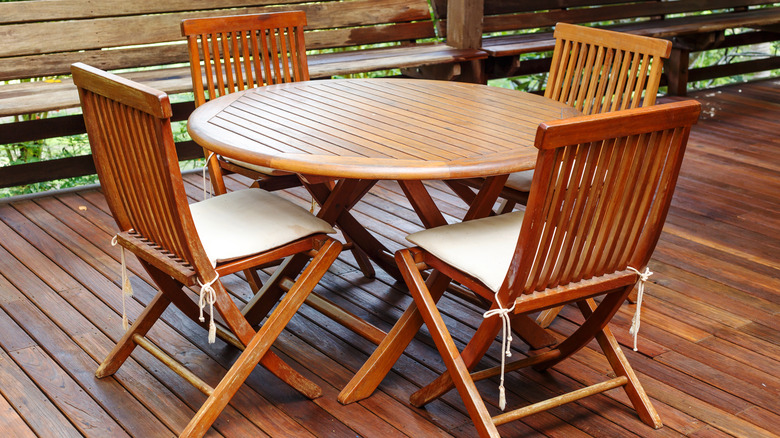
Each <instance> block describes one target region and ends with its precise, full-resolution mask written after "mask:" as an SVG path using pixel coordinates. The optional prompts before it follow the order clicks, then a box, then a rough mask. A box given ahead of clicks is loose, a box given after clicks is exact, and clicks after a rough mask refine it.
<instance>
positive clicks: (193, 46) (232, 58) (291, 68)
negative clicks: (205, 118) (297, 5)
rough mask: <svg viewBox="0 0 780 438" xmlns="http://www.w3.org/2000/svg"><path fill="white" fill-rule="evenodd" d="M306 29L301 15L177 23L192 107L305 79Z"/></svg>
mask: <svg viewBox="0 0 780 438" xmlns="http://www.w3.org/2000/svg"><path fill="white" fill-rule="evenodd" d="M305 25H306V14H305V13H304V12H303V11H289V12H273V13H265V14H253V15H236V16H230V17H209V18H194V19H188V20H184V21H182V23H181V29H182V35H184V36H186V37H187V45H188V49H189V54H190V66H191V68H192V88H193V91H194V93H195V105H196V106H200V105H202V104H203V103H204V102H206V100H209V99H214V98H216V97H219V96H224V95H226V94H230V93H233V92H236V91H240V90H244V89H247V88H254V87H260V86H263V85H269V84H278V83H284V82H295V81H307V80H309V66H308V62H307V60H306V43H305V40H304V35H303V27H304V26H305ZM204 79H205V83H204Z"/></svg>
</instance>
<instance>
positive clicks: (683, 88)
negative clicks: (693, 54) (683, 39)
mask: <svg viewBox="0 0 780 438" xmlns="http://www.w3.org/2000/svg"><path fill="white" fill-rule="evenodd" d="M689 55H690V51H688V50H687V49H679V48H673V49H672V54H671V56H670V57H669V60H668V61H667V62H666V79H667V94H669V95H670V96H685V94H686V92H687V87H688V62H689Z"/></svg>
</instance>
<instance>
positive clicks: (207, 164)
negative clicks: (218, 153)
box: [203, 152, 214, 201]
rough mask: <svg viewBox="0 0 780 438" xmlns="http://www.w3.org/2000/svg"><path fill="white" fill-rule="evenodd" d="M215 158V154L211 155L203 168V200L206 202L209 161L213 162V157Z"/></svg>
mask: <svg viewBox="0 0 780 438" xmlns="http://www.w3.org/2000/svg"><path fill="white" fill-rule="evenodd" d="M213 156H214V152H212V153H210V154H209V156H208V158H206V165H204V166H203V200H204V201H205V200H206V199H208V198H207V196H208V192H207V191H206V171H207V170H208V168H209V161H211V157H213Z"/></svg>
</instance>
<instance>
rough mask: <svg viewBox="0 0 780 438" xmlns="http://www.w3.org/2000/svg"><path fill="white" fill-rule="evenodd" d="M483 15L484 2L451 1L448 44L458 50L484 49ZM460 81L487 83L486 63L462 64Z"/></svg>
mask: <svg viewBox="0 0 780 438" xmlns="http://www.w3.org/2000/svg"><path fill="white" fill-rule="evenodd" d="M483 14H484V0H449V1H448V2H447V44H448V45H450V46H452V47H455V48H458V49H479V48H480V47H482V16H483ZM458 80H460V81H464V82H475V83H487V76H486V75H485V65H484V61H471V62H468V63H463V64H461V72H460V76H459V78H458Z"/></svg>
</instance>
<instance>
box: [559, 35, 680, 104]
mask: <svg viewBox="0 0 780 438" xmlns="http://www.w3.org/2000/svg"><path fill="white" fill-rule="evenodd" d="M554 35H555V51H554V52H553V59H552V66H551V67H550V74H549V76H548V79H547V88H546V89H545V93H544V96H545V97H548V98H550V99H554V100H557V101H560V102H565V103H567V104H569V105H572V106H573V107H575V108H577V109H578V110H580V111H581V112H582V113H583V114H586V115H587V114H597V113H605V112H609V111H617V110H624V109H629V108H636V107H639V106H640V105H641V106H649V105H653V104H655V98H656V94H657V93H658V84H659V82H660V80H661V73H662V71H663V59H664V58H668V57H669V54H670V53H671V50H672V43H671V42H670V41H667V40H662V39H657V38H650V37H643V36H638V35H630V34H626V33H622V32H612V31H608V30H603V29H595V28H590V27H584V26H576V25H573V24H567V23H558V24H557V25H556V27H555V34H554ZM643 96H644V98H643Z"/></svg>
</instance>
